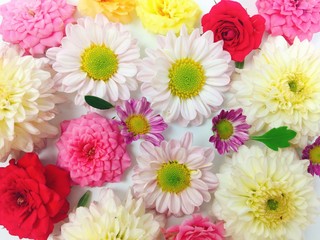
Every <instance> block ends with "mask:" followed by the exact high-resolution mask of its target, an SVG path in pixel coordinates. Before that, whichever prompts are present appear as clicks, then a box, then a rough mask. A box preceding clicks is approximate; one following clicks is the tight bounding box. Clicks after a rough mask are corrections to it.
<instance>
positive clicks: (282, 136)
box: [250, 126, 297, 151]
mask: <svg viewBox="0 0 320 240" xmlns="http://www.w3.org/2000/svg"><path fill="white" fill-rule="evenodd" d="M296 135H297V133H296V132H295V131H293V130H291V129H288V127H287V126H282V127H278V128H272V129H271V130H270V131H268V132H266V133H265V134H263V135H261V136H250V139H251V140H256V141H259V142H262V143H264V144H265V145H267V146H268V147H269V148H271V149H272V150H275V151H278V148H286V147H289V146H290V143H289V141H290V140H291V139H293V138H294V137H295V136H296Z"/></svg>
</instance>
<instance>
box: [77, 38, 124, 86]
mask: <svg viewBox="0 0 320 240" xmlns="http://www.w3.org/2000/svg"><path fill="white" fill-rule="evenodd" d="M118 64H119V63H118V58H117V55H116V54H115V53H114V52H113V51H112V50H111V49H110V48H108V47H106V45H104V44H103V45H95V44H92V45H91V46H90V47H88V48H86V49H85V50H84V52H83V53H82V54H81V69H82V71H84V72H85V73H87V74H88V76H89V77H90V78H92V79H94V80H103V81H105V82H107V81H108V80H109V79H110V78H111V77H112V76H113V75H114V74H115V73H116V72H117V71H118V67H119V66H118Z"/></svg>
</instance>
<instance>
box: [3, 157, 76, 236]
mask: <svg viewBox="0 0 320 240" xmlns="http://www.w3.org/2000/svg"><path fill="white" fill-rule="evenodd" d="M69 193H70V177H69V173H68V172H67V171H64V170H63V169H60V168H58V167H56V166H55V165H47V166H45V167H44V166H43V165H42V164H41V162H40V160H39V158H38V156H37V154H35V153H26V154H25V155H24V156H23V157H22V158H20V159H19V160H18V162H17V163H15V160H14V159H12V160H10V162H9V165H8V166H6V167H2V168H0V194H1V198H0V224H1V225H3V226H4V227H5V228H6V229H7V230H8V231H9V233H10V234H11V235H16V236H18V237H19V238H31V239H35V240H46V239H47V237H48V236H49V234H50V233H51V232H52V231H53V224H54V223H57V222H59V221H61V220H63V219H64V218H66V217H67V213H68V210H69V203H68V202H67V200H66V197H67V196H68V195H69Z"/></svg>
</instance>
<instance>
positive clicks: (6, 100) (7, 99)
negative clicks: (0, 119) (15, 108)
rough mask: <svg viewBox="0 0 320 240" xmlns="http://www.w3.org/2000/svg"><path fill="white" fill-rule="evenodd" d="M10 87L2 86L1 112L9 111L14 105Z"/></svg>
mask: <svg viewBox="0 0 320 240" xmlns="http://www.w3.org/2000/svg"><path fill="white" fill-rule="evenodd" d="M10 95H11V94H10V91H9V89H8V86H5V85H2V84H0V110H2V111H7V110H9V107H10V106H11V105H12V104H14V102H13V101H12V99H11V96H10Z"/></svg>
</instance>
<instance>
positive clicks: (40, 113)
mask: <svg viewBox="0 0 320 240" xmlns="http://www.w3.org/2000/svg"><path fill="white" fill-rule="evenodd" d="M45 68H46V60H44V59H34V58H33V57H31V56H24V57H21V53H20V52H18V51H17V50H16V49H15V48H13V47H9V46H8V45H5V44H4V43H2V44H0V96H1V97H0V161H5V160H7V157H8V155H9V153H10V152H11V153H13V154H18V153H19V152H20V151H24V152H32V151H34V150H35V149H39V148H43V147H44V146H45V139H46V138H52V137H54V136H55V135H56V134H57V133H58V129H57V128H56V127H55V126H53V125H51V124H50V123H49V122H48V121H49V120H51V119H53V118H54V117H55V114H56V113H57V110H56V108H55V105H56V103H60V102H61V101H62V99H61V98H60V97H59V96H58V95H57V94H56V90H55V88H54V83H53V82H52V80H51V74H50V73H49V72H48V71H47V70H45Z"/></svg>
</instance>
